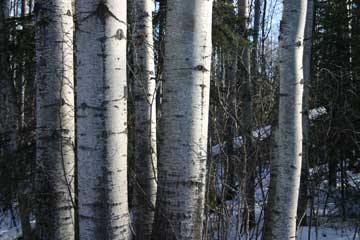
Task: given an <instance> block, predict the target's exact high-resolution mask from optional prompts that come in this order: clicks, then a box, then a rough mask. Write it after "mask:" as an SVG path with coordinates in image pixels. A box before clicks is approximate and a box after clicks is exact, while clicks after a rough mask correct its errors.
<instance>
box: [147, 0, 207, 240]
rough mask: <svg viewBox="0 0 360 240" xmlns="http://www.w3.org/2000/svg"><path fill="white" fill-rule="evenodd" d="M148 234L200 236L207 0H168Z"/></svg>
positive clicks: (154, 235) (160, 236)
mask: <svg viewBox="0 0 360 240" xmlns="http://www.w3.org/2000/svg"><path fill="white" fill-rule="evenodd" d="M166 19H167V20H166V36H165V61H164V64H165V65H164V84H163V87H164V91H163V95H164V96H163V102H162V104H163V105H162V119H161V123H160V125H159V126H161V128H160V129H159V130H160V136H161V138H160V141H159V146H160V148H159V163H158V193H157V200H156V213H155V224H154V232H153V237H152V238H153V239H168V240H172V239H194V240H195V239H201V237H202V228H203V219H204V200H205V176H206V158H207V141H208V138H207V135H208V112H209V93H210V91H209V90H210V89H209V88H210V66H211V64H210V62H211V21H212V1H208V0H198V1H193V0H168V1H167V17H166Z"/></svg>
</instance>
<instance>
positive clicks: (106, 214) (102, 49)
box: [76, 0, 130, 240]
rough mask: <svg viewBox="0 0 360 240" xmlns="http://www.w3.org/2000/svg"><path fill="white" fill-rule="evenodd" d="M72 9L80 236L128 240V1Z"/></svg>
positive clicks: (83, 0) (97, 0)
mask: <svg viewBox="0 0 360 240" xmlns="http://www.w3.org/2000/svg"><path fill="white" fill-rule="evenodd" d="M76 11H77V28H76V46H77V51H76V59H77V60H76V67H77V71H76V77H77V98H76V100H77V160H78V163H77V173H78V182H77V183H78V221H79V238H80V239H81V240H89V239H104V240H106V239H128V238H129V235H130V233H129V212H128V211H129V210H128V193H127V77H126V54H127V51H126V34H127V1H126V0H120V1H119V0H108V1H103V0H78V1H77V4H76Z"/></svg>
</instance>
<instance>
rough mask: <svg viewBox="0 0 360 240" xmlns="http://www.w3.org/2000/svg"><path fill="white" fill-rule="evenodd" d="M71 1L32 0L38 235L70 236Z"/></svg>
mask: <svg viewBox="0 0 360 240" xmlns="http://www.w3.org/2000/svg"><path fill="white" fill-rule="evenodd" d="M71 4H72V0H37V1H36V9H35V13H36V26H37V29H36V64H37V68H36V78H37V104H36V111H37V126H36V138H37V149H36V159H37V164H38V165H37V166H38V171H39V179H38V180H39V181H41V182H38V184H39V185H41V187H40V191H41V192H40V193H39V194H40V195H39V199H40V200H41V201H40V206H39V211H38V218H37V234H38V238H39V239H59V240H60V239H61V240H67V239H74V236H75V234H74V181H75V180H74V167H75V154H74V132H75V131H74V127H75V120H74V81H73V80H74V68H73V31H74V25H73V12H72V5H71Z"/></svg>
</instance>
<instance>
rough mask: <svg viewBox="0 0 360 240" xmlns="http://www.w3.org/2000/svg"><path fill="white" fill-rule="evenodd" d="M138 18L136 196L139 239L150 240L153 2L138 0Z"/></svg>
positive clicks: (153, 186) (153, 191)
mask: <svg viewBox="0 0 360 240" xmlns="http://www.w3.org/2000/svg"><path fill="white" fill-rule="evenodd" d="M134 5H135V15H134V20H135V22H134V34H133V46H134V54H135V58H134V64H135V69H134V73H135V74H134V78H135V83H134V95H135V96H134V98H135V176H136V183H135V189H134V191H135V196H134V225H135V234H136V239H138V240H140V239H144V240H147V239H150V237H151V232H152V225H153V219H154V206H155V199H156V189H157V183H156V171H157V154H156V81H155V80H156V79H155V64H154V63H155V62H154V44H153V24H152V20H153V18H152V15H153V11H154V8H155V2H154V1H153V0H137V1H135V3H134Z"/></svg>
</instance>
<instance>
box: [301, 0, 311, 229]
mask: <svg viewBox="0 0 360 240" xmlns="http://www.w3.org/2000/svg"><path fill="white" fill-rule="evenodd" d="M313 26H314V1H313V0H308V3H307V13H306V25H305V35H304V56H303V64H304V66H303V71H304V93H303V111H302V112H303V116H302V124H303V151H302V166H301V183H300V195H299V202H298V216H297V218H298V222H299V221H300V220H301V223H304V224H305V223H306V220H307V219H306V216H303V215H304V214H305V212H306V207H307V189H308V184H307V182H308V179H307V178H308V174H309V149H310V142H309V130H310V129H309V128H310V119H309V110H310V109H309V92H310V84H311V69H312V68H311V59H312V52H311V49H312V35H313V34H312V33H313Z"/></svg>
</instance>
